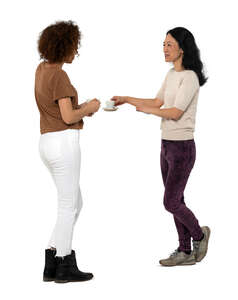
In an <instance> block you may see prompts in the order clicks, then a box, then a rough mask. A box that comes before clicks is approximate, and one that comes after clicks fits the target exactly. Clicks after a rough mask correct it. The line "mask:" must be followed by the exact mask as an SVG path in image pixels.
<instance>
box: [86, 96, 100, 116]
mask: <svg viewBox="0 0 238 300" xmlns="http://www.w3.org/2000/svg"><path fill="white" fill-rule="evenodd" d="M100 104H101V103H100V101H99V100H98V99H96V98H94V99H92V100H91V101H89V102H88V103H86V107H85V110H86V113H85V115H86V116H92V114H94V113H95V112H97V111H98V110H99V107H100Z"/></svg>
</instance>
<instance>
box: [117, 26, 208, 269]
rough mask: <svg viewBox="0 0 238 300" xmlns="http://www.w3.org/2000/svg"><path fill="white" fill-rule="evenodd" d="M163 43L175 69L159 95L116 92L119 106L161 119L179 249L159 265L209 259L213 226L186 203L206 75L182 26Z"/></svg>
mask: <svg viewBox="0 0 238 300" xmlns="http://www.w3.org/2000/svg"><path fill="white" fill-rule="evenodd" d="M163 47H164V55H165V61H166V62H171V63H173V66H174V67H173V68H171V69H170V70H169V71H168V73H167V75H166V77H165V80H164V82H163V84H162V86H161V88H160V90H159V92H158V93H157V95H156V97H155V98H154V99H140V98H133V97H127V96H123V97H122V96H114V97H113V98H112V100H114V101H115V105H121V104H124V103H128V104H131V105H134V106H136V110H137V111H140V112H144V113H148V114H154V115H156V116H158V117H161V118H162V120H161V129H162V140H161V153H160V163H161V172H162V178H163V183H164V186H165V192H164V206H165V208H166V210H168V211H169V212H170V213H171V214H172V215H173V218H174V222H175V226H176V229H177V232H178V237H179V247H178V248H177V249H176V250H175V251H174V252H173V253H172V254H171V255H170V256H169V257H168V258H167V259H162V260H160V264H162V265H164V266H176V265H193V264H195V263H196V262H199V261H201V260H202V259H203V258H204V257H205V255H206V253H207V249H208V241H209V236H210V229H209V227H208V226H204V227H200V226H199V223H198V220H197V219H196V217H195V215H194V214H193V212H192V211H191V210H190V209H189V208H188V207H187V206H186V205H185V202H184V190H185V186H186V183H187V181H188V178H189V175H190V172H191V170H192V168H193V166H194V163H195V156H196V147H195V141H194V136H193V132H194V129H195V117H196V109H197V101H198V95H199V88H200V86H202V85H204V84H205V82H206V81H207V78H205V76H204V74H203V64H202V62H201V60H200V51H199V49H198V47H197V45H196V42H195V39H194V37H193V35H192V33H191V32H190V31H189V30H187V29H186V28H183V27H176V28H174V29H171V30H169V31H168V32H167V34H166V38H165V41H164V44H163ZM163 105H164V108H161V106H163ZM191 238H193V251H191Z"/></svg>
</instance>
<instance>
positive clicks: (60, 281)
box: [54, 277, 93, 283]
mask: <svg viewBox="0 0 238 300" xmlns="http://www.w3.org/2000/svg"><path fill="white" fill-rule="evenodd" d="M91 279H93V277H92V278H90V279H82V280H61V279H60V280H59V279H57V280H54V281H55V283H67V282H84V281H89V280H91Z"/></svg>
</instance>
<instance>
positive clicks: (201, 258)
mask: <svg viewBox="0 0 238 300" xmlns="http://www.w3.org/2000/svg"><path fill="white" fill-rule="evenodd" d="M206 228H207V230H208V238H207V248H206V250H205V252H204V255H203V256H202V257H200V258H199V259H196V261H197V262H200V261H201V260H203V258H204V257H205V256H206V255H207V250H208V242H209V238H210V235H211V230H210V228H209V227H207V226H206Z"/></svg>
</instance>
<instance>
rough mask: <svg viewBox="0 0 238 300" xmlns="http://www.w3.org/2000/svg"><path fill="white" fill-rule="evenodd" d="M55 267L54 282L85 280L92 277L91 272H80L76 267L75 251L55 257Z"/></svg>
mask: <svg viewBox="0 0 238 300" xmlns="http://www.w3.org/2000/svg"><path fill="white" fill-rule="evenodd" d="M56 260H57V268H56V274H55V282H57V283H65V282H72V281H86V280H90V279H92V278H93V274H92V273H84V272H81V271H80V270H79V269H78V267H77V262H76V257H75V251H74V250H72V251H71V254H69V255H66V256H64V257H63V258H62V257H56Z"/></svg>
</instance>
